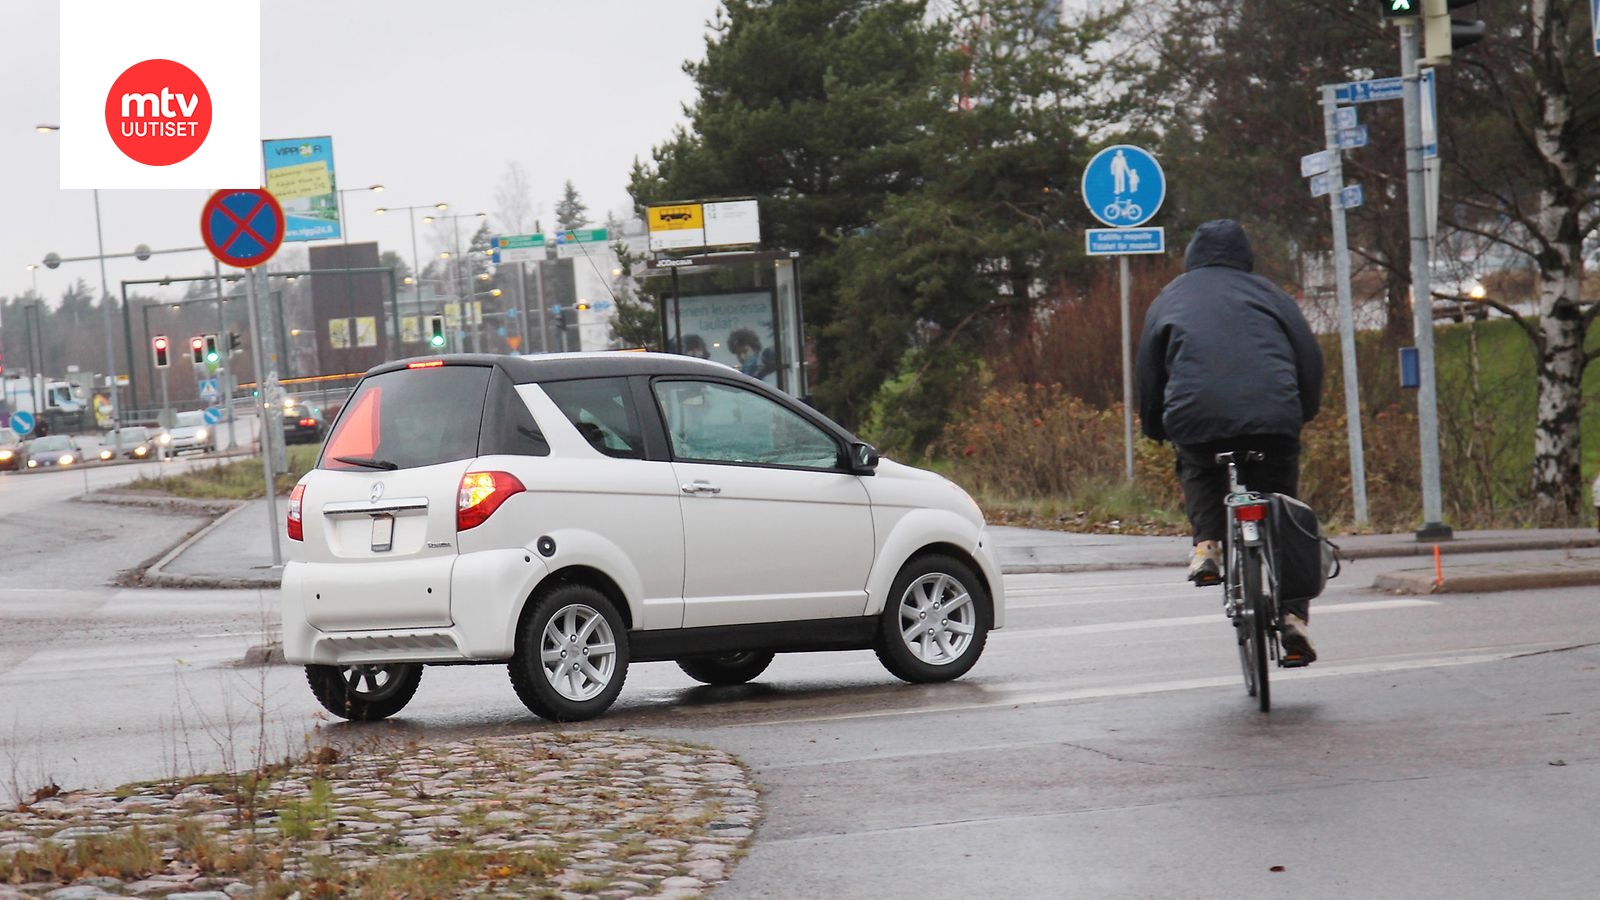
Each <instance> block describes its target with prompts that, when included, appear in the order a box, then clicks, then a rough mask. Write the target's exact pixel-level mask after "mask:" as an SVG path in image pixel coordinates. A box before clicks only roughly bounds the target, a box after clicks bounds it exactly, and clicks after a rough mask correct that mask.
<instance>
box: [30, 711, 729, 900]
mask: <svg viewBox="0 0 1600 900" xmlns="http://www.w3.org/2000/svg"><path fill="white" fill-rule="evenodd" d="M47 793H48V790H46V791H41V792H39V794H40V796H37V797H36V798H34V799H32V800H31V801H28V802H25V803H23V804H20V805H19V806H18V808H17V809H16V810H14V811H8V812H5V813H0V900H12V898H19V897H48V898H52V900H87V898H99V897H116V896H129V895H135V896H158V897H166V898H174V900H226V898H229V897H277V898H285V897H300V898H310V897H322V896H336V895H353V896H384V897H387V896H413V897H420V896H428V897H434V896H485V897H552V898H580V897H601V898H613V897H615V898H623V897H694V896H699V895H701V894H702V893H704V892H705V891H707V890H709V889H711V888H712V887H714V886H715V885H717V884H719V883H720V882H722V881H724V880H725V879H726V878H727V877H728V875H729V873H730V871H731V869H732V867H733V865H734V863H735V862H736V861H737V860H738V859H739V858H740V857H742V856H743V854H744V852H745V848H746V845H747V844H748V843H749V839H750V834H751V831H752V829H754V827H755V825H756V823H757V821H758V819H759V816H760V808H759V806H758V797H757V792H756V790H755V788H754V787H753V786H752V785H751V783H750V782H749V780H748V779H747V777H746V774H745V771H744V769H743V768H742V767H741V766H740V765H739V764H738V762H737V761H736V760H735V759H734V758H733V757H732V756H730V755H728V754H726V753H723V752H721V751H718V750H711V749H705V748H700V747H694V746H690V745H686V744H681V743H676V742H670V741H664V740H657V739H651V738H645V737H641V736H638V735H632V734H628V735H623V734H615V733H601V732H594V733H570V734H549V733H545V734H539V735H535V736H531V737H530V736H519V737H505V738H487V739H480V740H473V741H462V742H456V743H450V744H444V745H441V746H434V747H429V746H415V745H412V746H406V747H398V748H388V749H374V750H372V751H371V752H362V753H359V754H354V755H352V756H350V757H348V758H340V757H339V754H338V753H337V752H336V751H334V750H333V749H332V748H322V749H320V750H316V751H312V752H311V753H309V754H308V755H307V757H306V758H305V759H304V760H301V761H300V762H297V763H294V764H292V765H291V764H285V765H281V766H269V767H266V768H263V769H260V770H258V771H255V772H247V773H244V774H236V775H210V776H203V777H188V778H179V779H170V780H163V781H152V782H143V783H137V784H132V785H125V786H123V787H122V788H119V789H117V790H116V791H113V792H99V793H87V792H85V793H59V794H55V795H54V796H43V795H44V794H47ZM25 799H26V798H25Z"/></svg>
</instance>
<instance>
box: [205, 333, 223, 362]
mask: <svg viewBox="0 0 1600 900" xmlns="http://www.w3.org/2000/svg"><path fill="white" fill-rule="evenodd" d="M220 359H222V354H221V353H219V352H217V336H216V335H214V334H208V335H206V362H208V363H215V362H216V361H217V360H220Z"/></svg>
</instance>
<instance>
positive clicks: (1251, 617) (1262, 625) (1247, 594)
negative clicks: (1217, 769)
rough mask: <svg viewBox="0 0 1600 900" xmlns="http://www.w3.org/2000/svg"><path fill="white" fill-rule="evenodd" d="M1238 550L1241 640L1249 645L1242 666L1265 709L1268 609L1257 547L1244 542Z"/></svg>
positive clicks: (1268, 699) (1269, 704)
mask: <svg viewBox="0 0 1600 900" xmlns="http://www.w3.org/2000/svg"><path fill="white" fill-rule="evenodd" d="M1239 551H1240V554H1239V562H1240V565H1241V567H1242V568H1243V569H1244V572H1243V575H1244V577H1243V578H1242V579H1241V586H1242V587H1243V589H1244V618H1245V643H1246V644H1247V645H1248V646H1249V652H1248V654H1246V655H1247V656H1248V659H1246V660H1244V663H1245V669H1246V671H1247V672H1250V673H1251V674H1253V675H1254V676H1255V678H1254V681H1255V688H1256V689H1255V692H1254V693H1255V697H1256V700H1257V702H1258V703H1260V705H1261V711H1262V712H1266V711H1268V710H1270V709H1271V708H1272V691H1271V689H1270V688H1269V687H1268V685H1267V619H1268V618H1269V617H1270V616H1271V610H1270V608H1269V606H1268V602H1267V595H1266V591H1265V590H1264V587H1263V584H1262V579H1261V548H1260V547H1250V546H1244V547H1240V548H1239ZM1247 679H1248V676H1247Z"/></svg>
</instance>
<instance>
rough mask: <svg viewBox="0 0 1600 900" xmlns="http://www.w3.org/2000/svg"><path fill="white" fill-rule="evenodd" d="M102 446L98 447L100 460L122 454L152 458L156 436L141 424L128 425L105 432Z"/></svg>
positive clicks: (131, 456)
mask: <svg viewBox="0 0 1600 900" xmlns="http://www.w3.org/2000/svg"><path fill="white" fill-rule="evenodd" d="M101 443H102V444H103V445H104V446H103V447H101V449H100V458H101V459H102V460H111V459H115V458H117V457H118V456H122V457H124V458H126V459H154V458H155V455H156V436H155V435H154V434H153V433H152V432H151V431H150V429H148V428H146V427H144V426H143V425H129V426H128V427H126V428H114V429H112V430H110V431H108V432H106V436H105V440H104V441H102V442H101Z"/></svg>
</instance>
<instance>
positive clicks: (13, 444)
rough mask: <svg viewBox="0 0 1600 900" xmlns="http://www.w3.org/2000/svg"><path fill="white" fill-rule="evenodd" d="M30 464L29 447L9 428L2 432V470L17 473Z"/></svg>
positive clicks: (0, 454) (0, 451) (0, 450)
mask: <svg viewBox="0 0 1600 900" xmlns="http://www.w3.org/2000/svg"><path fill="white" fill-rule="evenodd" d="M27 464H28V445H27V444H25V443H23V442H22V439H21V438H18V437H17V433H16V432H14V431H12V430H11V429H9V428H7V429H4V430H0V469H8V470H11V471H16V470H17V469H20V468H22V467H23V466H26V465H27Z"/></svg>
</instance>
